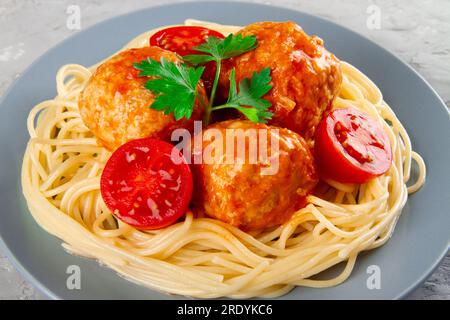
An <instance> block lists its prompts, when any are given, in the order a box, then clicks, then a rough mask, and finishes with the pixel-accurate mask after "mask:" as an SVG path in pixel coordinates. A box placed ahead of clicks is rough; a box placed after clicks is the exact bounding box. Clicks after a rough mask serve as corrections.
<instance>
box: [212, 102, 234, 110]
mask: <svg viewBox="0 0 450 320" xmlns="http://www.w3.org/2000/svg"><path fill="white" fill-rule="evenodd" d="M233 107H234V106H232V105H229V104H228V103H225V104H221V105H220V106H215V107H212V108H211V111H216V110H220V109H226V108H233Z"/></svg>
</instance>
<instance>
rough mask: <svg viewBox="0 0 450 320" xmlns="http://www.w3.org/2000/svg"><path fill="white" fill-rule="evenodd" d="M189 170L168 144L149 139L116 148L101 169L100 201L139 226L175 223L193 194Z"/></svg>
mask: <svg viewBox="0 0 450 320" xmlns="http://www.w3.org/2000/svg"><path fill="white" fill-rule="evenodd" d="M192 187H193V185H192V173H191V170H190V168H189V165H188V164H187V163H186V161H185V159H184V158H183V156H182V155H181V153H180V152H179V151H178V150H177V149H175V147H173V146H172V145H171V144H169V143H167V142H164V141H161V140H157V139H152V138H144V139H138V140H132V141H130V142H127V143H125V144H124V145H122V146H121V147H119V148H118V149H117V150H116V151H115V152H114V153H113V154H112V155H111V158H109V160H108V162H107V163H106V166H105V169H104V170H103V173H102V177H101V181H100V189H101V194H102V197H103V200H104V201H105V203H106V205H107V206H108V208H109V209H110V210H111V212H112V213H113V214H114V216H116V217H117V218H118V219H120V220H122V221H123V222H125V223H127V224H129V225H131V226H134V227H135V228H138V229H143V230H148V229H159V228H163V227H165V226H168V225H170V224H172V223H174V222H175V221H176V220H178V218H180V217H181V216H182V215H183V214H184V213H185V212H186V210H187V208H188V205H189V202H190V200H191V197H192Z"/></svg>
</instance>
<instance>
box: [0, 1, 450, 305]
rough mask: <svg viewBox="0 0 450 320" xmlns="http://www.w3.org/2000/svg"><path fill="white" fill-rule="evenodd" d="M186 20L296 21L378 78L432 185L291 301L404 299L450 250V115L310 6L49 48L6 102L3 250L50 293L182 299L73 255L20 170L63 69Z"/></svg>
mask: <svg viewBox="0 0 450 320" xmlns="http://www.w3.org/2000/svg"><path fill="white" fill-rule="evenodd" d="M186 18H196V19H203V20H210V21H216V22H219V23H224V24H237V25H245V24H248V23H250V22H254V21H261V20H274V21H277V20H278V21H283V20H294V21H296V22H297V23H299V24H300V25H302V27H303V28H304V29H305V30H306V32H308V33H312V34H317V35H319V36H320V37H322V38H323V39H324V40H325V43H326V45H327V48H328V49H329V50H331V51H332V52H334V53H335V54H336V55H337V56H338V57H340V58H341V59H343V60H346V61H349V62H351V63H352V64H354V65H355V66H356V67H358V68H359V69H361V70H362V71H363V72H364V73H366V74H367V75H368V76H369V77H370V78H371V79H372V80H374V82H375V83H376V84H377V85H378V86H379V87H380V88H381V90H382V92H383V94H384V97H385V99H386V100H387V102H388V103H389V104H390V105H391V106H392V108H393V109H394V111H395V112H396V113H397V115H398V117H399V118H400V119H401V121H402V122H403V124H404V125H405V126H406V129H407V130H408V131H409V134H410V136H411V139H412V142H413V145H414V149H415V150H417V151H418V152H420V153H421V154H422V156H423V157H424V159H425V161H426V163H427V166H428V176H427V182H426V185H425V186H424V187H423V188H422V189H421V190H420V191H419V192H418V193H416V194H414V195H413V196H411V198H410V199H409V200H408V203H407V205H406V207H405V208H404V210H403V214H402V215H401V218H400V220H399V222H398V224H397V228H396V230H395V233H394V235H393V237H392V239H391V240H390V241H389V242H388V243H387V244H386V245H385V246H383V247H381V248H379V249H377V250H375V251H371V252H368V253H365V254H363V255H361V257H360V258H359V259H358V261H357V264H356V267H355V269H354V271H353V273H352V275H351V276H350V278H349V279H348V280H347V281H346V282H345V283H343V284H341V285H339V286H337V287H334V288H328V289H309V288H297V289H296V290H294V291H292V292H291V293H289V294H288V295H286V296H284V298H287V299H333V298H334V299H351V298H356V299H380V298H385V299H392V298H401V297H403V296H404V295H405V294H407V293H408V292H410V291H411V290H412V289H414V288H415V287H416V286H417V285H419V284H420V283H421V282H422V281H424V280H425V279H426V278H427V277H428V276H429V275H430V273H431V272H432V271H433V269H434V268H435V267H436V266H437V264H438V263H439V261H440V260H441V259H442V258H443V257H444V255H445V254H446V253H447V251H448V247H449V237H450V233H449V230H450V212H449V211H450V210H449V208H450V190H449V181H450V170H449V169H448V161H449V160H450V139H449V137H450V118H449V113H448V111H447V109H446V107H445V105H444V104H443V102H442V100H441V99H440V98H439V97H438V95H437V94H436V93H435V92H434V91H433V89H432V88H431V87H430V86H429V85H428V84H427V83H426V82H425V81H424V80H423V79H422V78H421V77H420V76H419V75H418V74H417V73H416V72H414V71H413V70H412V69H411V68H410V67H408V66H407V65H406V64H404V63H403V62H401V61H400V60H399V59H398V58H396V57H395V56H393V55H392V54H391V53H389V52H388V51H386V50H384V49H383V48H381V47H379V46H377V45H376V44H374V43H373V42H371V41H369V40H367V39H365V38H363V37H361V36H360V35H358V34H356V33H354V32H352V31H349V30H347V29H344V28H342V27H340V26H338V25H336V24H333V23H331V22H329V21H325V20H323V19H320V18H317V17H314V16H310V15H307V14H304V13H301V12H297V11H292V10H287V9H281V8H276V7H269V6H264V5H256V4H248V3H236V2H234V3H233V2H232V3H225V2H215V3H206V2H203V3H201V2H197V3H182V4H175V5H167V6H161V7H155V8H149V9H146V10H140V11H138V12H133V13H130V14H126V15H123V16H119V17H116V18H113V19H110V20H107V21H105V22H102V23H100V24H97V25H95V26H94V27H92V28H89V29H87V30H85V31H82V32H79V33H77V34H76V35H74V36H73V37H71V38H70V39H68V40H66V41H64V42H62V43H61V44H59V45H58V46H56V47H55V48H53V49H51V50H49V51H48V52H47V53H46V54H45V55H43V56H42V57H41V58H39V59H38V60H37V61H36V62H35V63H33V64H32V65H31V66H30V67H29V68H28V69H27V70H26V71H25V72H24V73H23V74H22V76H21V77H20V78H19V79H18V80H17V81H16V82H15V83H14V84H13V85H12V86H11V88H10V89H9V91H8V92H7V93H6V94H5V97H4V99H3V101H2V102H1V106H0V150H1V151H0V164H1V167H0V181H1V182H0V186H1V187H0V203H1V207H2V208H1V210H0V235H1V239H0V240H1V241H0V246H1V249H2V251H4V252H6V253H7V254H8V256H9V258H10V259H11V260H12V261H13V263H14V265H15V266H16V267H17V268H18V269H19V270H20V272H21V273H22V274H23V275H24V276H25V277H26V278H27V279H28V280H29V281H31V283H33V284H34V285H35V286H37V287H38V288H39V289H41V290H42V291H43V292H44V293H45V294H47V295H48V296H49V297H51V298H66V299H80V298H84V299H93V298H99V299H171V298H177V297H174V296H168V295H165V294H162V293H159V292H155V291H151V290H149V289H146V288H144V287H141V286H138V285H136V284H133V283H130V282H128V281H126V280H124V279H122V278H121V277H119V276H117V275H116V274H115V272H113V271H111V270H109V269H107V268H105V267H102V266H100V265H99V264H98V263H97V262H96V261H93V260H88V259H84V258H79V257H75V256H71V255H69V254H67V253H66V252H65V251H64V250H63V248H62V247H61V241H60V240H58V239H56V238H54V237H53V236H51V235H49V234H47V233H46V232H45V231H44V230H42V229H41V228H40V227H39V226H38V225H37V224H36V222H35V221H34V220H33V218H32V217H31V215H30V213H29V212H28V210H27V207H26V203H25V200H24V198H23V196H22V192H21V187H20V178H19V172H20V167H21V163H22V156H23V152H24V150H25V145H26V142H27V140H28V135H27V130H26V118H27V114H28V112H29V111H30V109H31V108H32V106H34V105H35V104H36V103H38V102H40V101H42V100H45V99H48V98H52V97H54V95H55V74H56V71H57V70H58V68H59V67H60V66H61V65H63V64H66V63H80V64H82V65H92V64H94V63H95V62H97V61H99V60H101V59H103V58H105V57H107V56H108V55H110V54H111V53H113V52H115V51H116V50H118V49H119V48H120V47H122V46H123V45H124V44H125V43H127V42H128V41H129V40H130V39H132V38H133V37H134V36H136V35H138V34H140V33H141V32H144V31H146V30H148V29H151V28H154V27H158V26H162V25H168V24H176V23H182V22H183V20H184V19H186ZM74 264H75V265H78V266H80V268H81V290H72V291H71V290H68V289H67V288H66V279H67V274H66V270H67V267H68V266H69V265H74ZM370 265H377V266H379V267H380V269H381V289H380V290H368V289H367V286H366V281H367V278H368V274H367V272H366V271H367V267H368V266H370ZM331 272H333V270H332V271H331Z"/></svg>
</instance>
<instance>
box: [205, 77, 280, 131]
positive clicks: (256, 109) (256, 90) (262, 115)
mask: <svg viewBox="0 0 450 320" xmlns="http://www.w3.org/2000/svg"><path fill="white" fill-rule="evenodd" d="M235 74H236V72H235V69H233V70H231V73H230V90H229V94H228V100H227V102H226V103H225V104H223V105H221V106H217V107H213V108H212V110H218V109H225V108H234V109H237V110H239V111H240V112H241V113H243V114H244V115H245V116H246V117H247V118H248V119H249V120H250V121H253V122H263V123H265V122H267V120H269V119H271V118H272V115H273V114H272V113H271V112H269V111H267V110H268V109H269V108H270V106H271V105H272V104H271V103H270V102H269V101H267V100H265V99H262V98H261V97H262V96H264V95H265V94H266V93H267V92H269V90H270V89H271V88H272V85H270V81H271V80H272V78H271V77H270V68H264V69H262V70H261V72H260V73H257V72H254V73H253V75H252V77H251V79H249V78H245V79H243V80H241V81H240V82H239V92H237V88H236V76H235Z"/></svg>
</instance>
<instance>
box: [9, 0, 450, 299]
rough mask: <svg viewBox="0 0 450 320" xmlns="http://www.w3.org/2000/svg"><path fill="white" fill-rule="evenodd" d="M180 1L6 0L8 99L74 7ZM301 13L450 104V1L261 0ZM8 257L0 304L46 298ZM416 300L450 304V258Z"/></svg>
mask: <svg viewBox="0 0 450 320" xmlns="http://www.w3.org/2000/svg"><path fill="white" fill-rule="evenodd" d="M167 2H175V1H161V0H126V1H124V0H109V1H99V0H79V1H76V0H21V1H20V0H0V70H1V72H0V95H2V94H3V92H4V91H5V90H6V88H7V87H8V86H9V85H10V84H11V82H12V81H13V80H14V79H15V78H16V77H17V76H18V75H19V74H20V73H21V72H22V70H24V69H25V68H26V66H28V65H29V64H30V63H31V62H32V61H33V60H35V59H36V58H37V57H38V56H39V55H41V54H42V53H44V52H45V51H46V50H48V48H50V47H52V46H53V45H55V44H56V43H58V42H59V41H61V40H62V39H64V38H66V37H68V36H70V35H71V34H72V33H73V32H76V31H71V30H68V29H67V27H66V19H67V14H66V9H67V7H68V6H69V5H74V4H75V5H79V6H80V8H81V28H82V29H83V28H86V27H88V26H90V25H92V24H94V23H96V22H98V21H101V20H104V19H107V18H109V17H112V16H115V15H118V14H122V13H125V12H129V11H133V10H138V9H139V8H144V7H148V6H151V5H156V4H163V3H167ZM254 2H261V3H266V4H271V3H272V4H277V5H279V6H285V7H289V8H294V9H299V10H302V11H305V12H308V13H312V14H316V15H318V16H321V17H324V18H327V19H329V20H333V21H335V22H338V23H339V24H341V25H344V26H347V27H349V28H350V29H353V30H355V31H357V32H359V33H362V34H364V35H365V36H366V37H368V38H370V39H372V40H373V41H375V42H377V43H378V44H380V45H382V46H383V47H385V48H387V49H389V50H390V51H392V52H394V53H395V54H397V55H398V56H399V57H401V58H402V59H403V60H404V61H406V62H407V63H409V64H410V65H411V66H412V67H413V68H415V69H416V70H417V71H418V72H419V73H421V74H422V75H423V76H424V77H425V78H426V79H427V80H428V81H429V82H430V83H431V85H432V86H433V87H434V88H435V89H436V90H437V92H438V93H439V94H440V95H441V97H442V98H443V99H444V101H445V103H446V104H447V106H450V1H448V0H414V1H411V0H403V1H387V0H383V1H381V0H380V1H375V0H374V1H369V0H340V1H335V0H315V1H312V0H311V1H306V0H279V1H275V0H274V1H261V0H258V1H254ZM372 4H375V5H377V6H378V7H379V8H380V9H381V29H380V30H369V29H368V28H367V27H366V20H367V17H368V14H367V12H366V10H367V8H368V7H369V6H370V5H372ZM44 298H45V297H44V296H43V295H42V294H41V293H39V292H37V290H35V289H34V288H33V286H32V285H30V284H29V283H28V282H26V281H24V280H23V279H22V277H21V276H20V275H19V274H18V273H17V272H16V271H15V270H14V268H13V267H12V266H11V264H10V263H9V261H8V259H7V258H6V257H5V256H4V255H3V254H2V253H1V252H0V299H44ZM408 298H409V299H450V256H447V257H446V259H445V260H444V261H443V263H442V264H441V266H440V267H439V268H438V269H437V270H436V271H435V273H434V274H433V275H432V276H431V277H430V278H429V279H428V280H427V281H426V282H425V283H424V284H423V286H421V287H420V288H418V289H417V290H415V291H414V292H413V293H412V294H411V295H410V296H409V297H408Z"/></svg>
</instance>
